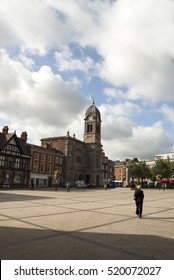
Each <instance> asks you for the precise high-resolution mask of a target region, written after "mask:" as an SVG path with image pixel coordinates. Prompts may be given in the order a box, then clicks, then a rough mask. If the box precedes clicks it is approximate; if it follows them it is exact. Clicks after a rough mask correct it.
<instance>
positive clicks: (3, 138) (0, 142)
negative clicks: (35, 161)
mask: <svg viewBox="0 0 174 280" xmlns="http://www.w3.org/2000/svg"><path fill="white" fill-rule="evenodd" d="M12 138H14V139H15V141H16V144H17V145H18V147H19V149H20V151H21V153H22V154H23V155H28V156H30V155H31V152H30V146H29V144H27V143H26V142H25V141H23V140H22V139H21V138H19V137H17V135H16V133H7V134H4V133H2V132H0V151H1V150H2V149H3V148H4V147H5V146H6V145H7V144H8V143H9V142H10V140H11V139H12Z"/></svg>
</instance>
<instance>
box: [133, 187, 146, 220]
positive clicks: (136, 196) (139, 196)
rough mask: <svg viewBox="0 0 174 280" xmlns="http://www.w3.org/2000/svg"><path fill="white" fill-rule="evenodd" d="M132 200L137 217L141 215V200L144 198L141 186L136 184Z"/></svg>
mask: <svg viewBox="0 0 174 280" xmlns="http://www.w3.org/2000/svg"><path fill="white" fill-rule="evenodd" d="M134 200H135V203H136V212H135V214H137V215H138V216H139V218H141V217H142V212H143V200H144V192H143V191H142V190H141V186H140V185H137V186H136V191H135V193H134Z"/></svg>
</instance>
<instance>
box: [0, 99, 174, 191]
mask: <svg viewBox="0 0 174 280" xmlns="http://www.w3.org/2000/svg"><path fill="white" fill-rule="evenodd" d="M101 122H102V121H101V115H100V111H99V110H98V108H97V107H96V106H95V104H94V102H93V104H92V105H91V106H90V107H89V108H88V109H87V110H86V113H85V118H84V141H81V140H78V139H76V137H75V134H74V135H73V136H70V133H69V132H67V134H66V135H65V136H59V137H49V138H42V139H41V145H40V146H38V145H33V144H30V143H28V142H27V132H22V133H21V136H20V137H18V136H17V135H16V132H13V133H10V132H9V128H8V126H4V127H3V129H2V132H0V188H9V187H10V188H18V187H29V186H31V185H33V184H34V185H35V186H37V187H49V186H52V185H53V184H55V183H60V184H61V183H64V182H75V181H78V180H83V181H84V182H85V183H86V184H90V183H91V184H94V185H96V186H101V185H103V184H104V183H105V182H110V181H112V182H113V181H115V182H116V183H117V184H121V185H125V186H126V185H128V184H129V174H128V164H127V163H128V162H129V161H130V160H125V161H115V162H114V161H112V160H110V159H108V157H107V156H106V155H105V153H104V151H103V149H102V144H101ZM159 158H163V159H167V158H170V159H171V160H174V152H172V153H168V154H159V155H156V156H155V159H154V161H150V162H147V164H148V165H149V166H153V165H154V164H155V161H156V160H157V159H159ZM131 160H133V161H138V159H136V158H134V159H131Z"/></svg>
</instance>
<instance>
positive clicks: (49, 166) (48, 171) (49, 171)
mask: <svg viewBox="0 0 174 280" xmlns="http://www.w3.org/2000/svg"><path fill="white" fill-rule="evenodd" d="M47 173H51V165H50V164H48V165H47Z"/></svg>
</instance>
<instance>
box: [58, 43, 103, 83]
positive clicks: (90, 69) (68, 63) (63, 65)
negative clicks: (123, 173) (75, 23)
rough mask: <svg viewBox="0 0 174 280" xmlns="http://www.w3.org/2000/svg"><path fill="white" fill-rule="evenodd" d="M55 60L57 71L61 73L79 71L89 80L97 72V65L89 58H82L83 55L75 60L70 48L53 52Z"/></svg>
mask: <svg viewBox="0 0 174 280" xmlns="http://www.w3.org/2000/svg"><path fill="white" fill-rule="evenodd" d="M81 52H83V50H81ZM55 59H56V64H57V67H58V70H59V71H61V72H64V71H81V72H83V73H84V74H85V76H86V78H90V77H92V76H93V75H96V74H97V72H98V68H99V64H97V63H94V61H93V59H91V58H90V57H89V56H86V57H84V55H83V54H82V55H81V57H80V58H76V57H75V56H74V55H73V53H72V51H71V50H70V48H67V47H66V48H65V49H64V50H62V51H59V52H55Z"/></svg>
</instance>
